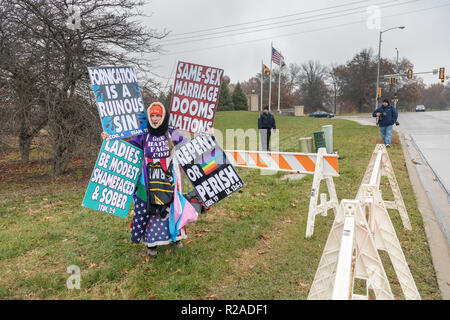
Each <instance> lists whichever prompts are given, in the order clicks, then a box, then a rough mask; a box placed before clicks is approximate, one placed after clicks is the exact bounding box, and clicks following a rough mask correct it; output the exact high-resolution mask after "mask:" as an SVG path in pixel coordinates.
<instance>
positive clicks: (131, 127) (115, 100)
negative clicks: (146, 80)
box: [88, 67, 148, 139]
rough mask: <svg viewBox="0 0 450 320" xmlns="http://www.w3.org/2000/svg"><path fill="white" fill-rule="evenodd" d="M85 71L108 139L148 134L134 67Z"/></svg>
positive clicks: (96, 68)
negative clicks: (87, 73)
mask: <svg viewBox="0 0 450 320" xmlns="http://www.w3.org/2000/svg"><path fill="white" fill-rule="evenodd" d="M88 71H89V77H90V79H91V84H92V89H93V90H94V95H95V100H96V103H97V109H98V113H99V115H100V120H101V122H102V127H103V131H105V132H106V133H108V134H109V137H108V139H117V138H125V137H131V136H138V135H141V134H144V133H147V132H148V129H147V116H146V114H145V109H144V102H143V100H142V96H141V92H140V90H139V85H138V81H137V75H136V71H135V69H134V67H93V68H88Z"/></svg>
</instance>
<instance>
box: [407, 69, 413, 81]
mask: <svg viewBox="0 0 450 320" xmlns="http://www.w3.org/2000/svg"><path fill="white" fill-rule="evenodd" d="M412 73H413V72H412V69H409V70H408V79H412Z"/></svg>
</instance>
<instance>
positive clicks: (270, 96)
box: [269, 42, 273, 112]
mask: <svg viewBox="0 0 450 320" xmlns="http://www.w3.org/2000/svg"><path fill="white" fill-rule="evenodd" d="M272 51H273V42H271V43H270V73H269V112H270V104H271V100H272Z"/></svg>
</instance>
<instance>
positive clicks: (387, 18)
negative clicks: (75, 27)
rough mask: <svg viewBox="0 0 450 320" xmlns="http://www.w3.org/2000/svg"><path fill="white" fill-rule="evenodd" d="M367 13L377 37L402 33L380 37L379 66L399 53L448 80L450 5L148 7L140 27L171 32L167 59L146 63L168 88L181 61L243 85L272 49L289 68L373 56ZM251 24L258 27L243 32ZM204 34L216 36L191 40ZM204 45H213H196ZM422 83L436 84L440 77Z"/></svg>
mask: <svg viewBox="0 0 450 320" xmlns="http://www.w3.org/2000/svg"><path fill="white" fill-rule="evenodd" d="M370 6H377V8H378V9H379V10H380V11H379V12H380V27H381V30H386V29H388V28H391V27H397V26H402V25H404V26H406V28H405V29H403V30H400V29H396V30H390V31H388V32H386V33H383V43H382V57H383V58H395V56H396V51H395V48H398V50H399V53H400V58H401V57H407V58H408V59H409V60H411V62H412V63H413V64H414V71H415V72H422V71H431V70H432V69H437V68H439V67H446V74H447V75H449V74H450V70H449V69H450V41H449V40H450V0H415V1H411V0H398V1H395V0H390V1H387V0H372V1H358V0H339V1H337V0H334V1H330V0H316V1H306V0H297V1H295V0H279V1H274V0H225V1H223V0H222V1H218V0H153V1H150V2H149V4H148V5H146V7H145V13H146V14H152V16H151V17H149V18H146V19H145V24H146V25H147V26H149V27H151V28H157V29H159V30H162V29H164V28H165V29H167V30H170V31H171V36H170V37H167V38H165V39H164V40H163V41H160V42H158V43H160V44H161V45H162V48H163V50H164V53H162V54H159V55H158V54H155V55H154V56H152V57H151V59H155V61H154V66H155V67H154V72H155V74H157V75H158V76H160V77H161V78H160V79H159V80H160V81H162V82H164V83H168V85H169V86H171V85H172V83H173V73H174V66H175V64H176V62H177V61H179V60H181V61H187V62H192V63H198V64H203V65H210V66H214V67H219V68H223V69H224V70H225V74H226V75H228V76H229V77H230V78H231V81H232V82H233V83H235V82H237V81H245V80H248V79H249V78H250V77H252V76H254V75H256V74H257V73H258V72H259V71H260V65H261V60H263V61H264V63H265V64H266V65H268V66H269V65H270V44H271V42H273V46H274V47H275V48H276V49H278V50H279V51H281V52H282V54H283V56H284V57H285V60H286V62H287V63H288V64H289V63H292V62H295V63H297V64H301V63H304V62H306V61H308V60H318V61H320V62H321V63H322V64H326V65H329V64H331V63H336V64H341V63H345V62H346V61H348V60H350V59H351V58H352V57H353V56H354V55H355V53H357V52H359V51H360V50H362V49H364V48H372V49H373V51H374V53H375V54H377V53H378V38H379V31H380V30H379V29H377V28H376V27H377V19H376V17H377V10H376V8H372V10H370V9H369V7H370ZM327 8H328V9H327ZM277 17H282V18H278V19H273V18H277ZM261 20H262V21H261ZM311 20H313V21H311ZM254 21H260V22H258V23H251V24H248V23H250V22H254ZM230 25H234V26H233V27H227V26H230ZM261 25H264V26H261ZM286 25H289V26H286ZM256 26H260V27H256ZM280 26H281V27H280ZM283 26H284V27H283ZM205 29H214V30H209V31H204V32H201V33H190V32H193V31H198V30H205ZM258 29H264V30H262V31H258V32H254V31H255V30H258ZM230 30H235V31H231V32H230ZM202 34H207V35H206V36H201V35H202ZM188 37H189V38H188ZM217 37H219V38H217ZM202 38H212V39H208V40H202V41H194V40H198V39H202ZM176 39H178V40H176ZM180 42H181V43H180ZM183 42H184V43H183ZM274 66H275V65H274ZM374 77H376V75H374ZM422 78H423V80H424V82H425V83H426V84H430V83H437V82H439V79H438V76H437V75H423V76H422Z"/></svg>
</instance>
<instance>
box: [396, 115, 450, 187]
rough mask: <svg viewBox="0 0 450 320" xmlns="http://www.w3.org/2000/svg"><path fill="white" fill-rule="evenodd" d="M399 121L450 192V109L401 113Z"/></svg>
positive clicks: (401, 128)
mask: <svg viewBox="0 0 450 320" xmlns="http://www.w3.org/2000/svg"><path fill="white" fill-rule="evenodd" d="M398 121H399V122H400V126H399V130H400V131H401V132H403V133H404V134H406V135H409V136H410V137H411V138H412V139H413V140H414V142H415V144H416V145H417V146H418V147H419V149H420V151H421V152H422V155H423V156H424V157H425V159H426V160H427V162H428V164H429V165H430V166H431V168H432V169H433V171H434V172H435V174H436V175H437V176H438V177H439V180H440V181H441V183H442V184H443V186H444V188H445V189H446V190H447V193H448V194H450V111H431V112H408V113H400V114H399V118H398Z"/></svg>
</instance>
